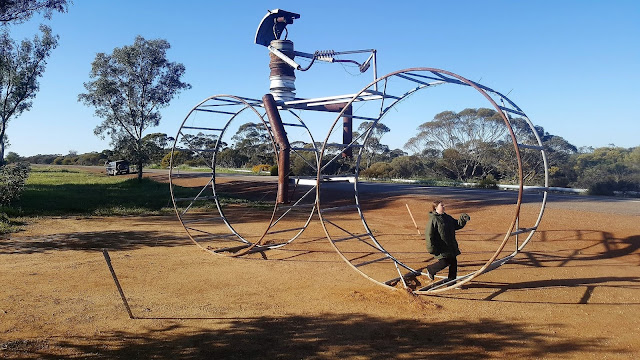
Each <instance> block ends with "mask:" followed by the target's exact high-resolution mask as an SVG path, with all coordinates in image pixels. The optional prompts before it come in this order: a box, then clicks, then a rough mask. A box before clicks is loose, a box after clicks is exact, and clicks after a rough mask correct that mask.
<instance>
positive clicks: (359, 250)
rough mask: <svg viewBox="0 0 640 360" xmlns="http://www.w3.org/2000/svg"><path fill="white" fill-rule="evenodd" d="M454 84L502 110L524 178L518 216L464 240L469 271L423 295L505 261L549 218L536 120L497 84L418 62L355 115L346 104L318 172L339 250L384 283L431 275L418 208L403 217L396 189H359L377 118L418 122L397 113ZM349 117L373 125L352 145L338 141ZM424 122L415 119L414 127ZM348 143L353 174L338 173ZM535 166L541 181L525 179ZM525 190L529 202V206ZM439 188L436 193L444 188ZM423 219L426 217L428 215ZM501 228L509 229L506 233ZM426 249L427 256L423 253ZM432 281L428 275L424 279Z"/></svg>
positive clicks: (371, 90)
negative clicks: (374, 217) (367, 193)
mask: <svg viewBox="0 0 640 360" xmlns="http://www.w3.org/2000/svg"><path fill="white" fill-rule="evenodd" d="M449 86H454V87H459V88H461V89H462V90H463V91H466V92H467V93H468V92H469V91H468V90H471V91H470V92H471V93H473V94H471V95H472V96H475V97H477V98H479V100H482V102H483V103H484V104H485V106H486V104H487V102H488V104H489V106H490V108H492V109H493V110H495V111H496V112H497V113H498V114H499V116H500V117H501V119H502V122H503V129H504V140H505V141H506V142H508V143H511V144H512V146H513V148H512V152H511V155H510V157H511V159H509V160H511V161H512V162H513V168H514V169H516V170H517V179H514V180H515V181H514V183H516V184H517V185H516V188H517V194H516V193H515V192H512V193H511V194H512V195H511V199H512V200H510V201H511V204H510V205H508V206H510V208H511V209H512V216H511V217H510V218H507V219H504V220H503V221H504V223H502V224H496V225H495V227H496V234H489V235H490V236H488V235H487V234H484V235H483V234H479V235H473V234H470V235H467V236H466V237H467V238H468V239H469V241H466V242H465V243H464V244H462V245H463V247H464V248H465V250H463V256H461V257H460V258H461V259H462V260H459V261H460V262H459V268H460V273H461V274H462V275H459V276H458V278H457V280H456V281H448V280H446V279H445V278H440V279H439V280H438V279H437V281H435V282H430V283H429V284H428V285H427V286H421V287H419V288H415V289H412V290H413V291H414V292H415V293H418V294H436V293H440V292H443V291H446V290H448V289H451V288H454V287H458V286H460V285H462V284H464V283H466V282H468V281H470V280H472V279H474V278H476V277H478V276H479V275H481V274H483V273H486V272H488V271H491V270H494V269H496V268H498V267H500V266H501V265H503V264H505V263H506V262H508V261H509V260H511V259H513V258H514V257H515V256H516V255H517V254H518V252H520V251H521V250H522V249H523V248H524V247H525V246H526V245H527V243H528V242H529V241H530V240H531V238H532V237H533V235H534V233H535V231H536V229H537V228H538V225H539V224H540V221H541V219H542V215H543V212H544V208H545V205H546V201H547V192H548V190H549V183H548V170H547V167H548V166H547V158H546V153H545V149H544V147H543V145H542V141H541V139H540V137H539V135H538V133H537V131H536V129H535V127H534V126H533V124H532V123H531V121H530V120H529V119H528V117H527V116H526V114H525V113H524V112H523V111H522V110H521V109H520V108H519V107H518V106H516V105H515V104H514V103H513V102H512V101H511V100H509V99H508V98H507V97H506V96H504V95H503V94H500V93H499V92H497V91H494V90H492V89H490V88H487V87H485V86H482V85H480V84H478V83H476V82H473V81H470V80H467V79H465V78H463V77H461V76H459V75H456V74H453V73H451V72H448V71H444V70H439V69H433V68H411V69H405V70H400V71H396V72H393V73H390V74H388V75H385V76H383V77H380V78H378V79H377V80H375V81H374V82H372V83H371V84H369V85H368V86H366V87H365V88H364V89H362V90H361V91H360V92H359V93H357V94H355V95H354V96H352V97H351V99H350V100H349V102H348V104H346V106H345V107H344V108H345V109H347V108H348V109H353V110H352V114H351V115H349V113H348V112H346V111H345V110H343V111H342V112H340V113H339V114H338V115H337V117H336V119H335V121H334V122H333V124H332V125H331V128H330V130H329V133H328V135H327V137H326V138H325V141H324V145H323V146H322V149H321V151H320V158H321V159H322V162H321V165H320V166H319V169H318V172H317V181H318V184H319V186H318V188H317V198H318V213H319V215H320V219H321V222H322V226H323V229H324V231H325V234H326V236H327V238H328V239H329V240H330V242H331V244H332V246H333V247H334V248H335V250H336V251H337V252H338V253H339V254H340V256H341V257H342V259H343V260H344V261H346V262H347V263H348V264H349V265H350V266H351V267H352V268H353V269H355V270H356V271H358V272H359V273H360V274H362V275H363V276H365V277H366V278H368V279H370V280H372V281H374V282H376V283H378V284H380V285H382V286H385V287H391V288H398V287H397V286H401V287H404V288H409V287H410V286H409V284H408V282H409V281H410V280H413V279H416V278H422V279H423V280H424V279H426V276H425V275H426V274H425V273H424V272H423V269H424V267H425V265H426V263H425V261H424V258H426V257H428V256H429V254H427V253H426V251H425V247H424V238H423V237H422V236H421V235H417V234H416V229H415V227H418V226H417V225H416V226H415V227H414V225H413V224H412V223H411V221H410V220H408V219H409V216H408V215H411V213H409V214H407V213H406V212H405V213H404V215H403V216H401V217H404V218H401V217H398V218H394V217H393V215H392V214H391V212H390V211H389V206H390V205H394V204H390V203H387V202H391V199H390V196H387V197H388V198H389V199H387V197H386V196H385V194H384V193H380V192H376V196H375V197H374V198H372V197H368V198H366V197H364V196H363V194H362V191H361V189H360V188H361V187H362V186H363V184H361V183H360V181H359V177H360V165H361V163H362V162H363V161H365V157H366V154H367V149H368V148H370V146H369V145H370V144H371V142H372V141H374V142H375V138H374V137H373V136H372V134H374V131H375V129H376V126H377V125H378V124H381V123H383V122H385V123H386V124H389V127H390V128H392V129H393V128H394V125H397V124H400V123H403V122H411V120H414V121H415V118H414V119H412V118H411V117H399V116H397V114H396V112H397V110H399V109H401V108H409V109H411V110H412V111H411V113H412V114H416V113H418V114H419V113H420V111H421V110H420V106H423V107H428V106H429V104H428V103H427V102H426V101H425V102H416V101H415V100H416V98H417V96H416V95H417V94H427V95H431V94H432V93H431V91H432V90H431V89H433V88H435V87H438V88H439V89H440V88H442V87H449ZM464 89H466V90H464ZM478 95H480V96H479V97H478ZM465 96H466V95H465ZM423 110H424V109H423ZM422 112H423V113H427V112H428V111H422ZM344 116H350V117H351V118H352V119H353V122H354V128H355V127H356V122H358V123H362V122H366V124H368V126H367V127H366V129H363V131H362V132H361V133H360V134H359V135H358V136H356V137H355V138H354V139H353V141H352V142H350V143H348V144H340V142H341V141H339V140H336V138H337V136H338V135H339V134H340V132H341V130H342V128H341V126H340V125H341V124H340V122H341V120H342V118H343V117H344ZM414 117H415V115H414ZM418 124H419V123H414V127H417V125H418ZM523 124H524V125H523ZM336 142H338V144H336ZM374 145H375V144H374ZM347 148H351V149H355V150H357V154H356V155H355V156H356V164H355V167H354V168H353V169H352V173H350V174H340V173H339V171H340V170H339V171H338V173H336V168H341V167H340V166H337V165H336V164H337V163H339V162H340V161H342V160H341V156H340V152H342V151H344V150H345V149H347ZM523 159H526V162H523ZM530 167H536V169H534V170H535V171H538V176H537V180H536V182H533V183H527V184H525V182H529V180H528V179H525V176H524V171H525V170H526V171H527V173H529V171H530V170H531V169H530ZM342 168H343V169H344V167H342ZM331 180H349V181H350V183H351V184H352V185H348V186H345V185H344V182H343V183H339V182H336V181H331ZM525 185H527V186H525ZM525 190H526V191H527V206H526V209H523V207H522V203H523V196H524V193H525ZM432 191H435V192H436V193H437V189H432ZM334 192H341V194H342V195H341V196H330V195H329V194H331V193H334ZM405 199H409V200H407V201H411V199H413V200H416V199H417V201H419V202H427V201H432V200H434V196H433V192H432V193H431V194H429V195H420V194H419V190H416V193H414V194H410V196H408V197H405ZM535 203H537V204H539V207H535V206H532V205H533V204H535ZM418 204H419V203H418ZM395 205H397V206H396V207H397V208H398V209H399V211H400V212H402V211H403V209H402V208H401V207H400V206H399V205H403V206H404V205H407V209H408V208H409V205H408V203H407V204H404V203H402V201H399V200H397V199H396V200H395ZM414 205H416V203H415V202H414ZM381 211H382V212H383V213H382V214H383V218H385V220H383V221H382V223H380V224H372V223H371V222H370V221H367V216H366V215H367V213H369V212H372V213H373V212H378V213H379V214H378V215H380V212H381ZM385 211H386V213H384V212H385ZM422 215H424V213H422ZM411 216H412V217H413V215H411ZM378 218H380V216H378ZM472 221H473V220H472ZM421 223H422V224H424V222H423V221H421ZM498 228H499V229H498ZM501 231H503V233H502V234H503V235H499V234H500V233H501ZM418 232H419V230H418ZM523 237H524V239H522V238H523ZM471 238H472V239H471ZM459 241H460V236H459ZM408 244H412V245H410V246H409V245H408ZM420 253H422V255H417V257H416V255H415V254H420ZM420 256H422V258H419V257H420ZM427 282H428V280H427V281H426V282H425V283H427Z"/></svg>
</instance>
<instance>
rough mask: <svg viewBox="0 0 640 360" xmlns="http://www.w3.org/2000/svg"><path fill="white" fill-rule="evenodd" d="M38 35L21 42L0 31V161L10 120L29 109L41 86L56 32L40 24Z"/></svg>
mask: <svg viewBox="0 0 640 360" xmlns="http://www.w3.org/2000/svg"><path fill="white" fill-rule="evenodd" d="M40 32H41V33H42V34H41V36H39V35H36V36H34V38H33V40H27V39H25V40H22V41H21V42H20V43H18V42H16V41H14V40H12V39H11V36H10V35H9V31H8V30H7V29H4V30H3V31H2V32H1V33H0V165H1V164H2V163H3V161H4V150H5V145H6V140H7V125H8V123H9V120H11V119H12V118H16V117H18V116H20V115H21V114H22V113H23V112H25V111H27V110H29V109H30V108H31V105H32V103H33V99H34V98H35V96H36V93H37V92H38V90H39V89H40V84H39V82H38V79H39V78H40V77H41V76H42V74H43V73H44V70H45V67H46V64H47V59H48V58H49V55H50V54H51V51H52V50H53V49H54V48H56V46H57V45H58V36H55V35H52V34H51V28H49V27H48V26H44V25H41V26H40Z"/></svg>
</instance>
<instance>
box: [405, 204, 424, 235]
mask: <svg viewBox="0 0 640 360" xmlns="http://www.w3.org/2000/svg"><path fill="white" fill-rule="evenodd" d="M405 205H406V206H407V211H408V212H409V216H411V221H413V226H415V227H416V230H418V235H421V234H420V229H418V224H416V219H414V218H413V214H412V213H411V209H409V204H405Z"/></svg>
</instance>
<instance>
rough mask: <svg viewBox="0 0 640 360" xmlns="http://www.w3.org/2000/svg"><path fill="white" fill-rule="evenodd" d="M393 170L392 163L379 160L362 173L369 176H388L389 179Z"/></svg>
mask: <svg viewBox="0 0 640 360" xmlns="http://www.w3.org/2000/svg"><path fill="white" fill-rule="evenodd" d="M392 170H393V168H392V167H391V165H390V164H387V163H385V162H377V163H375V164H373V165H371V166H369V167H368V168H367V169H365V170H363V171H362V172H361V173H360V174H362V176H364V177H368V178H387V179H388V178H390V177H391V175H390V173H391V171H392Z"/></svg>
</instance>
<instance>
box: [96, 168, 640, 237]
mask: <svg viewBox="0 0 640 360" xmlns="http://www.w3.org/2000/svg"><path fill="white" fill-rule="evenodd" d="M92 168H96V169H102V170H104V168H103V167H97V166H96V167H92ZM144 173H146V174H149V173H150V174H166V175H167V176H168V174H169V170H165V169H144ZM180 173H181V174H183V175H185V176H190V177H209V176H211V174H209V173H206V172H195V171H181V172H180ZM216 176H219V177H242V178H245V179H247V180H250V181H266V182H274V183H275V182H276V181H277V178H276V177H273V176H256V175H245V174H222V173H220V174H216ZM330 186H331V187H336V189H340V190H343V191H351V189H352V188H353V185H352V184H349V183H335V184H331V185H330ZM358 190H359V191H360V192H361V193H362V194H363V195H369V194H372V193H373V194H376V193H379V194H388V195H407V194H420V195H428V196H446V197H453V198H456V199H459V200H467V201H483V202H486V203H488V204H515V201H516V198H517V192H515V191H509V190H486V189H469V188H453V187H434V186H420V185H415V184H395V183H394V184H386V183H372V182H359V183H358ZM540 199H541V195H540V194H537V193H525V194H524V197H523V203H524V204H526V203H540ZM547 207H548V208H549V209H570V210H580V211H589V212H595V213H606V214H621V215H634V216H640V199H630V198H617V197H607V196H589V195H574V194H559V193H549V195H548V201H547ZM638 220H639V221H640V218H639V219H638ZM639 227H640V225H639Z"/></svg>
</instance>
